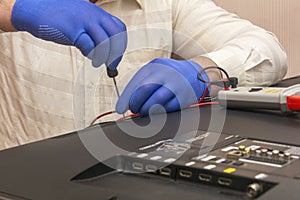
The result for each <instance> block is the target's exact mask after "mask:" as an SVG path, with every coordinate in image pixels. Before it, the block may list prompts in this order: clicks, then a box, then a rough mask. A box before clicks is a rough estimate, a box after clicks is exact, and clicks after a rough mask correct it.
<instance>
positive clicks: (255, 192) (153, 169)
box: [132, 162, 263, 198]
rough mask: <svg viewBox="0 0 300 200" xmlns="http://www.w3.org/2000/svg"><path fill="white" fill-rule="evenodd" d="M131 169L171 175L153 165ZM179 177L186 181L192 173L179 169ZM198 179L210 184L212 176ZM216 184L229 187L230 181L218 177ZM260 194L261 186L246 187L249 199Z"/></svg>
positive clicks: (134, 164) (169, 169)
mask: <svg viewBox="0 0 300 200" xmlns="http://www.w3.org/2000/svg"><path fill="white" fill-rule="evenodd" d="M132 168H133V169H134V170H136V171H141V172H143V171H144V170H146V172H157V173H158V174H160V175H163V176H171V175H172V169H171V168H169V167H163V168H160V169H158V167H157V166H155V165H151V164H146V165H144V164H143V163H139V162H133V163H132ZM179 176H180V177H182V178H187V179H188V178H192V176H193V172H192V171H189V170H183V169H180V170H179ZM198 179H199V180H200V181H202V182H212V179H213V176H212V175H210V174H205V173H200V174H198ZM217 182H218V184H220V185H223V186H230V185H231V184H232V179H230V178H226V177H218V178H217ZM262 192H263V187H262V185H261V184H258V183H252V184H250V185H248V187H247V195H248V196H249V197H251V198H254V197H256V196H258V195H260V194H261V193H262Z"/></svg>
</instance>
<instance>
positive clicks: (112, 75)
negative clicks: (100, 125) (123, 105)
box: [106, 67, 125, 118]
mask: <svg viewBox="0 0 300 200" xmlns="http://www.w3.org/2000/svg"><path fill="white" fill-rule="evenodd" d="M106 72H107V76H108V77H109V78H112V79H113V82H114V86H115V89H116V92H117V96H118V98H120V92H119V88H118V85H117V81H116V76H118V70H117V69H110V68H109V67H106ZM123 118H125V115H124V114H123Z"/></svg>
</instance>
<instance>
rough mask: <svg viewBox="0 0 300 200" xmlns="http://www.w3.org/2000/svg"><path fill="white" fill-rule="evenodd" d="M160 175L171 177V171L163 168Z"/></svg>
mask: <svg viewBox="0 0 300 200" xmlns="http://www.w3.org/2000/svg"><path fill="white" fill-rule="evenodd" d="M159 173H160V174H161V175H164V176H171V169H170V168H168V167H164V168H161V169H160V170H159Z"/></svg>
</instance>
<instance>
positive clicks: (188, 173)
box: [179, 170, 192, 178]
mask: <svg viewBox="0 0 300 200" xmlns="http://www.w3.org/2000/svg"><path fill="white" fill-rule="evenodd" d="M179 175H180V176H181V177H184V178H190V177H191V176H192V172H191V171H187V170H180V171H179Z"/></svg>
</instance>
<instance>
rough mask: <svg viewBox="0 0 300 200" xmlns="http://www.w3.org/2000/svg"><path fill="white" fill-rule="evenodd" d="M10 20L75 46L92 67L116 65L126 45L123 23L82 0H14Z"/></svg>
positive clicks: (19, 26)
mask: <svg viewBox="0 0 300 200" xmlns="http://www.w3.org/2000/svg"><path fill="white" fill-rule="evenodd" d="M12 24H13V26H14V27H15V29H17V30H19V31H27V32H29V33H31V34H32V35H34V36H36V37H38V38H41V39H43V40H48V41H53V42H56V43H58V44H63V45H73V46H76V47H77V48H78V49H79V50H80V51H81V52H82V54H83V55H85V56H88V57H89V58H90V59H91V60H92V63H93V65H94V66H95V67H98V66H100V65H102V64H104V63H105V64H106V65H107V66H108V67H109V68H110V69H116V67H117V65H118V64H119V62H120V61H121V58H122V55H123V53H124V51H125V49H126V45H127V34H126V26H125V24H124V23H123V22H122V21H121V20H119V19H118V18H116V17H114V16H112V15H110V14H109V13H107V12H105V11H104V10H103V9H102V8H100V7H98V6H96V5H94V4H92V3H90V2H87V1H85V0H17V1H16V2H15V4H14V7H13V11H12Z"/></svg>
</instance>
